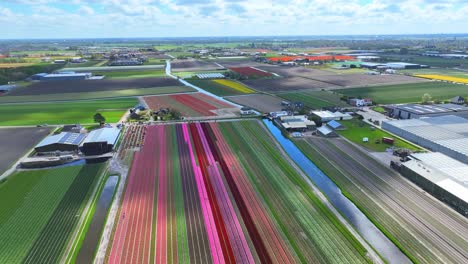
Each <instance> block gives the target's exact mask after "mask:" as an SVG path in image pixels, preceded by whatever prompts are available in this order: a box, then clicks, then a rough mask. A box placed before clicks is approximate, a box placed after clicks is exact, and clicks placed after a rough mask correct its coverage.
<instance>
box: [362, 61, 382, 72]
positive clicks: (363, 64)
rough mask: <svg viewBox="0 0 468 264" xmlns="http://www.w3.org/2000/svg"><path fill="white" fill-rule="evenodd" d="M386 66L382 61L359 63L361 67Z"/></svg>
mask: <svg viewBox="0 0 468 264" xmlns="http://www.w3.org/2000/svg"><path fill="white" fill-rule="evenodd" d="M382 67H384V68H386V65H385V64H384V63H376V62H363V63H361V68H366V69H372V70H373V69H378V68H382Z"/></svg>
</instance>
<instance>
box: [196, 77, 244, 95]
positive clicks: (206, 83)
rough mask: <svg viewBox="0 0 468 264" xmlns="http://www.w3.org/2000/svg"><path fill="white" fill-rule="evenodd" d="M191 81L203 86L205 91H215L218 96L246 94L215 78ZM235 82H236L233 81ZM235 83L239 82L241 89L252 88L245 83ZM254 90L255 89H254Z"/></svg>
mask: <svg viewBox="0 0 468 264" xmlns="http://www.w3.org/2000/svg"><path fill="white" fill-rule="evenodd" d="M189 82H190V83H191V84H193V85H195V86H197V87H200V88H202V89H203V90H205V91H208V92H210V93H213V94H215V95H218V96H229V95H241V94H246V93H245V92H242V91H240V90H236V89H235V88H232V87H229V86H226V85H223V84H221V83H217V82H215V81H214V80H196V79H193V80H189ZM233 83H234V82H233ZM234 84H237V85H238V86H239V89H246V90H251V89H249V88H248V87H246V86H245V85H243V84H241V83H238V82H235V83H234ZM252 92H253V91H252Z"/></svg>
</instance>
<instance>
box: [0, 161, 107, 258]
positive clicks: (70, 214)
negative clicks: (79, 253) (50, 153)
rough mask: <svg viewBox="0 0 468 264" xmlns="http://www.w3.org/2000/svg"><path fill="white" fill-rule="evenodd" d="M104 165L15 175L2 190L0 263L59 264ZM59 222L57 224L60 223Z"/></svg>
mask: <svg viewBox="0 0 468 264" xmlns="http://www.w3.org/2000/svg"><path fill="white" fill-rule="evenodd" d="M101 169H102V165H100V164H93V165H80V166H70V167H63V168H57V169H46V170H32V171H23V172H17V173H15V174H14V175H12V176H10V177H9V178H8V179H7V181H6V182H4V183H2V184H0V201H8V202H1V203H0V248H1V249H2V250H0V263H20V262H22V261H25V260H26V259H28V260H29V261H31V260H33V262H38V263H39V262H42V263H57V262H59V259H60V256H61V254H62V253H63V252H64V249H65V247H66V245H67V242H68V241H69V239H70V236H71V234H72V233H73V230H74V228H75V227H76V224H77V222H78V220H79V217H76V216H77V215H78V216H79V215H80V214H81V212H82V211H83V209H84V205H85V203H86V202H87V199H88V198H89V195H90V190H92V187H93V186H94V184H95V183H96V179H98V176H99V174H100V171H101ZM56 220H57V221H56Z"/></svg>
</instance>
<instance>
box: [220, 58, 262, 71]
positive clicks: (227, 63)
mask: <svg viewBox="0 0 468 264" xmlns="http://www.w3.org/2000/svg"><path fill="white" fill-rule="evenodd" d="M216 62H217V63H219V64H221V65H223V66H224V67H225V68H231V67H255V68H259V69H260V68H261V67H262V66H265V63H259V62H255V61H252V60H250V59H246V60H233V59H224V60H216Z"/></svg>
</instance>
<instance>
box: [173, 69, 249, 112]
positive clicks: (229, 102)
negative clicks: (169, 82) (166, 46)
mask: <svg viewBox="0 0 468 264" xmlns="http://www.w3.org/2000/svg"><path fill="white" fill-rule="evenodd" d="M166 75H167V76H169V77H171V78H174V79H177V80H179V82H181V83H182V84H183V85H185V86H189V87H192V88H194V89H196V90H197V91H199V92H200V93H204V94H206V95H209V96H211V97H214V98H216V99H218V100H220V101H222V102H225V103H228V104H230V105H233V106H234V107H239V108H242V107H244V106H243V105H239V104H236V103H233V102H231V101H228V100H226V99H224V98H223V97H220V96H217V95H215V94H212V93H210V92H208V91H205V90H203V89H202V88H200V87H198V86H195V85H193V84H191V83H189V82H187V81H185V80H183V79H182V78H178V77H177V76H175V75H173V74H172V72H171V61H170V60H166Z"/></svg>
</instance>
